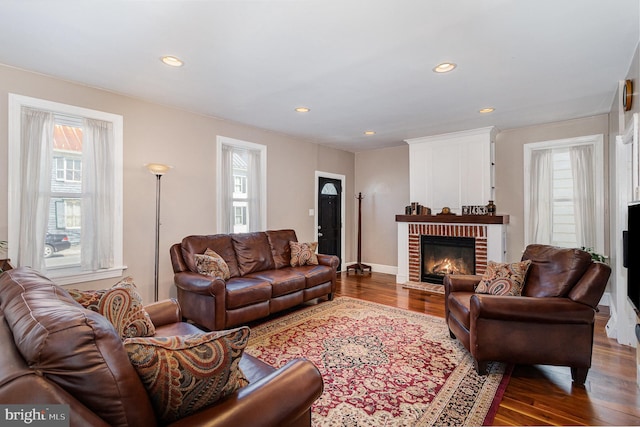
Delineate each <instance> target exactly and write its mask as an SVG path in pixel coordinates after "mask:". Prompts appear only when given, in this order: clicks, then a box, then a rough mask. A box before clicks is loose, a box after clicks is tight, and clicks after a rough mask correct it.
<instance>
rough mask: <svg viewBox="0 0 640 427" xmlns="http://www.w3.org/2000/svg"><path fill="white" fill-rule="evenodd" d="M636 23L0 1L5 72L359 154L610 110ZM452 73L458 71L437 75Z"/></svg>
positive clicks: (610, 7)
mask: <svg viewBox="0 0 640 427" xmlns="http://www.w3.org/2000/svg"><path fill="white" fill-rule="evenodd" d="M638 12H639V1H638V0H616V1H615V2H614V1H611V0H535V1H526V2H525V1H520V0H279V1H278V0H252V1H250V0H229V1H206V0H200V1H187V0H173V1H171V0H148V1H132V0H128V1H123V0H76V1H71V0H55V1H52V0H28V1H25V0H0V63H3V64H7V65H11V66H15V67H19V68H23V69H27V70H32V71H36V72H40V73H45V74H48V75H51V76H55V77H59V78H62V79H66V80H71V81H76V82H80V83H82V84H85V85H89V86H94V87H99V88H104V89H108V90H111V91H114V92H118V93H122V94H128V95H131V96H134V97H138V98H142V99H146V100H150V101H154V102H158V103H161V104H165V105H171V106H176V107H179V108H182V109H186V110H189V111H194V112H198V113H202V114H206V115H210V116H215V117H219V118H223V119H227V120H233V121H236V122H240V123H244V124H248V125H252V126H257V127H260V128H264V129H270V130H273V131H278V132H284V133H286V134H290V135H295V136H298V137H302V138H305V139H308V140H311V141H313V142H318V143H321V144H325V145H329V146H333V147H338V148H342V149H345V150H348V151H363V150H368V149H373V148H381V147H387V146H396V145H401V144H403V142H402V141H403V140H404V139H407V138H415V137H421V136H427V135H434V134H439V133H446V132H452V131H459V130H465V129H473V128H479V127H484V126H490V125H495V126H497V127H498V128H500V129H508V128H514V127H522V126H527V125H532V124H538V123H548V122H554V121H560V120H566V119H571V118H577V117H585V116H590V115H594V114H601V113H606V112H608V111H609V109H610V107H611V103H612V101H613V99H614V95H615V92H616V89H617V85H618V81H619V80H622V79H624V78H625V75H626V73H627V71H628V70H629V67H630V64H631V59H632V56H633V54H634V49H635V47H636V44H637V43H638V40H639V35H638V28H639V17H638ZM162 55H175V56H178V57H180V58H181V59H183V60H184V62H185V65H184V66H183V67H182V68H169V67H167V66H166V65H164V64H162V63H161V62H160V60H159V58H160V57H161V56H162ZM443 61H451V62H455V63H457V64H458V68H456V69H455V70H454V71H453V72H451V73H449V74H443V75H440V74H435V73H434V72H432V68H433V67H434V66H435V65H437V64H438V63H440V62H443ZM301 105H304V106H307V107H309V108H311V112H309V113H307V114H300V113H296V112H294V108H295V107H297V106H301ZM486 106H491V107H495V109H496V110H495V112H494V113H491V114H488V115H481V114H479V113H478V110H479V109H480V108H482V107H486ZM365 130H374V131H376V135H374V136H365V135H363V132H364V131H365Z"/></svg>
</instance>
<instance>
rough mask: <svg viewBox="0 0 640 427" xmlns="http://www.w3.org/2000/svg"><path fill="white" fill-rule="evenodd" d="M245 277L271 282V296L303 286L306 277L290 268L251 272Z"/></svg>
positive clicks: (280, 294)
mask: <svg viewBox="0 0 640 427" xmlns="http://www.w3.org/2000/svg"><path fill="white" fill-rule="evenodd" d="M245 277H251V278H255V279H262V280H265V281H267V282H269V283H271V297H272V298H275V297H279V296H282V295H287V294H290V293H292V292H295V291H301V290H303V289H304V288H305V284H306V279H305V277H304V274H302V273H300V272H298V271H296V270H295V269H292V268H286V269H280V270H267V271H260V272H258V273H251V274H249V275H247V276H245Z"/></svg>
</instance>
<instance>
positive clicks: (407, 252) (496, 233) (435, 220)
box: [396, 215, 509, 283]
mask: <svg viewBox="0 0 640 427" xmlns="http://www.w3.org/2000/svg"><path fill="white" fill-rule="evenodd" d="M508 222H509V216H508V215H494V216H488V215H451V216H437V215H396V223H397V224H398V274H397V276H396V282H397V283H406V282H407V281H412V282H420V281H421V278H420V276H421V259H420V237H421V236H423V235H431V236H447V237H471V238H473V239H474V240H475V272H476V274H483V273H484V272H485V270H486V268H487V261H489V260H492V261H497V262H504V259H505V254H506V225H507V224H508Z"/></svg>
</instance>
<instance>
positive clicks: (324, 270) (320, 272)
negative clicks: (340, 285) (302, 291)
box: [289, 265, 335, 289]
mask: <svg viewBox="0 0 640 427" xmlns="http://www.w3.org/2000/svg"><path fill="white" fill-rule="evenodd" d="M289 268H291V269H292V270H295V271H297V272H299V273H301V274H304V277H305V279H306V282H307V283H306V284H305V288H307V289H309V288H313V287H314V286H318V285H321V284H323V283H326V282H331V281H332V280H333V275H334V274H335V272H334V270H333V268H331V267H328V266H326V265H303V266H302V267H295V268H294V267H289Z"/></svg>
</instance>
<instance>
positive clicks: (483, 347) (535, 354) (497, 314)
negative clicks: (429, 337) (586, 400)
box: [444, 245, 611, 384]
mask: <svg viewBox="0 0 640 427" xmlns="http://www.w3.org/2000/svg"><path fill="white" fill-rule="evenodd" d="M522 260H523V261H524V260H531V265H530V267H529V271H528V273H527V276H526V279H525V283H524V287H523V290H522V296H496V295H487V294H477V293H475V292H474V290H475V287H476V285H477V284H478V283H479V282H480V280H481V277H482V276H471V275H460V276H445V279H444V286H445V313H446V320H447V324H448V326H449V331H450V334H451V337H452V338H455V337H457V338H458V339H459V340H460V342H462V344H463V345H464V346H465V347H466V348H467V350H469V352H470V353H471V355H472V356H473V358H474V361H475V367H476V370H477V371H478V373H479V374H485V373H486V370H487V363H488V362H489V361H500V362H509V363H514V364H525V365H533V364H544V365H557V366H569V367H570V368H571V376H572V378H573V381H574V382H575V383H576V384H584V382H585V380H586V378H587V373H588V370H589V368H590V367H591V353H592V348H593V328H594V322H595V313H596V310H597V305H598V302H599V301H600V298H601V297H602V294H603V293H604V290H605V287H606V285H607V281H608V279H609V275H610V274H611V269H610V267H609V266H608V265H606V264H603V263H600V262H593V261H592V260H591V256H590V255H589V254H588V253H587V252H584V251H581V250H579V249H565V248H557V247H553V246H547V245H529V246H528V247H527V248H526V250H525V252H524V254H523V256H522Z"/></svg>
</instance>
